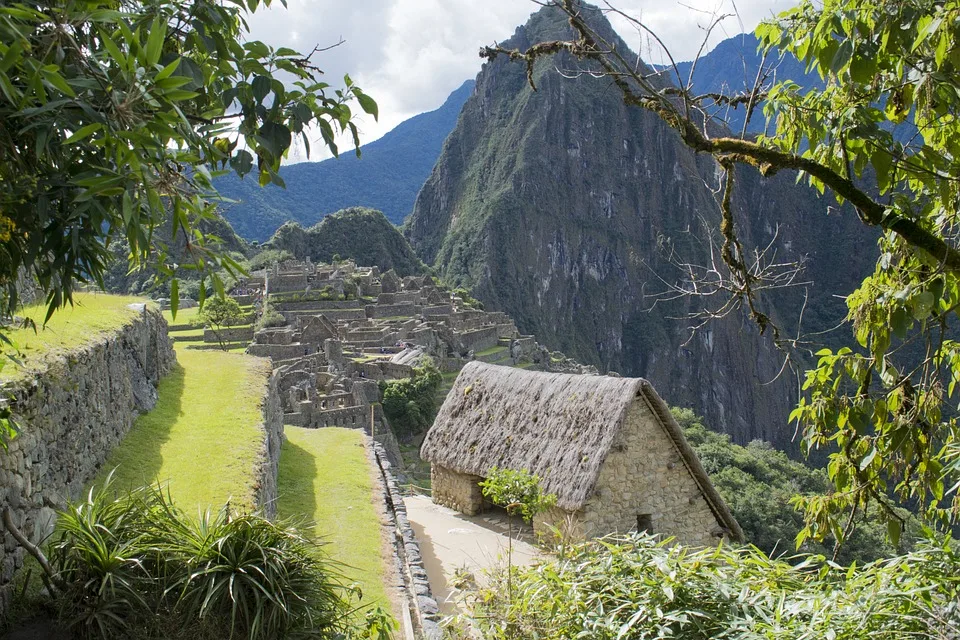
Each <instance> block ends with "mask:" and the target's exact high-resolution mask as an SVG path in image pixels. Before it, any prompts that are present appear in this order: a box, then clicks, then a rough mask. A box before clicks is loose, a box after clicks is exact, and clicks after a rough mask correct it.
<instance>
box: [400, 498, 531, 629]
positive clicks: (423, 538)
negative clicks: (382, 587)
mask: <svg viewBox="0 0 960 640" xmlns="http://www.w3.org/2000/svg"><path fill="white" fill-rule="evenodd" d="M404 502H405V503H406V506H407V517H408V518H409V519H410V524H411V525H412V526H413V530H414V533H416V534H417V541H418V542H419V543H420V554H421V555H422V556H423V563H424V567H425V568H426V570H427V576H428V577H429V579H430V588H431V590H432V591H433V597H434V598H436V600H437V602H438V603H439V604H440V612H441V613H442V614H444V615H449V614H453V613H456V604H455V603H454V602H453V600H452V598H451V592H452V591H453V589H452V587H451V583H452V582H453V580H454V576H455V574H456V572H457V569H461V568H465V569H467V570H468V571H470V572H471V573H472V574H473V575H474V576H475V577H476V578H477V580H479V581H481V583H482V580H483V570H484V569H490V568H492V567H493V566H495V565H496V564H497V563H498V562H499V561H501V560H503V561H505V560H506V557H507V549H508V541H507V528H506V524H505V523H504V522H503V521H502V520H501V519H500V518H498V517H497V516H495V515H490V514H481V515H479V516H465V515H463V514H462V513H457V512H456V511H453V510H452V509H447V508H446V507H441V506H440V505H437V504H434V503H433V502H432V501H431V500H430V498H427V497H424V496H409V497H406V498H404ZM515 531H516V530H515ZM539 555H540V551H539V550H538V549H537V548H536V547H534V546H533V545H531V544H530V543H529V542H525V541H523V540H516V539H515V540H514V542H513V563H514V564H516V565H524V564H530V563H531V562H533V560H535V559H536V558H537V557H538V556H539Z"/></svg>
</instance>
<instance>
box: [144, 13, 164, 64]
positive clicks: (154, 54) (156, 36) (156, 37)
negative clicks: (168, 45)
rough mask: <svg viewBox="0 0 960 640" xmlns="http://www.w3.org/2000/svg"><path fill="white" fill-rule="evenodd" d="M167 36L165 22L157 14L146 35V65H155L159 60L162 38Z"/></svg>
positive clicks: (161, 50)
mask: <svg viewBox="0 0 960 640" xmlns="http://www.w3.org/2000/svg"><path fill="white" fill-rule="evenodd" d="M166 36H167V23H166V21H165V20H163V18H161V17H160V16H157V17H156V19H155V20H154V21H153V25H151V27H150V35H149V36H148V37H147V49H146V54H145V55H146V61H147V64H148V65H151V66H152V65H155V64H157V63H158V62H160V54H161V53H162V52H163V40H164V38H166Z"/></svg>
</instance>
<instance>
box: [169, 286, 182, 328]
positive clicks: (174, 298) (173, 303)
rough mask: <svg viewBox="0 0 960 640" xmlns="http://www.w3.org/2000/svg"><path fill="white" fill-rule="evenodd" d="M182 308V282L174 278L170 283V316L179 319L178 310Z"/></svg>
mask: <svg viewBox="0 0 960 640" xmlns="http://www.w3.org/2000/svg"><path fill="white" fill-rule="evenodd" d="M179 308H180V281H179V280H177V278H173V279H172V280H171V281H170V315H171V316H172V317H173V319H174V320H176V319H177V310H178V309H179Z"/></svg>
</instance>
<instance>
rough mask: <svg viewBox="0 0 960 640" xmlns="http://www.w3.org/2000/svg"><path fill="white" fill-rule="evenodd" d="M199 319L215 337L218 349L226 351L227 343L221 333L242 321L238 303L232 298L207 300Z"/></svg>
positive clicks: (241, 312) (241, 311)
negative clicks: (218, 345)
mask: <svg viewBox="0 0 960 640" xmlns="http://www.w3.org/2000/svg"><path fill="white" fill-rule="evenodd" d="M199 317H200V320H201V321H202V322H203V323H204V324H205V325H209V326H210V328H211V329H212V330H213V333H214V334H215V335H216V336H217V342H219V343H220V348H221V349H223V350H224V351H226V350H227V341H226V340H225V339H224V333H223V331H224V329H226V328H229V327H233V326H236V325H238V324H240V323H241V322H242V321H243V310H242V309H240V303H238V302H237V301H236V300H234V299H233V298H229V297H227V298H213V299H212V300H207V303H206V304H205V305H204V306H203V310H202V311H200V315H199Z"/></svg>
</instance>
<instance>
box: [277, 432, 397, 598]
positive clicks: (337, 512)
mask: <svg viewBox="0 0 960 640" xmlns="http://www.w3.org/2000/svg"><path fill="white" fill-rule="evenodd" d="M285 431H286V439H285V441H284V443H283V450H282V452H281V455H280V480H279V493H280V497H279V500H278V502H277V512H278V515H279V516H280V517H284V518H295V519H297V518H300V519H302V518H306V520H307V523H308V526H307V527H303V528H302V529H303V530H304V532H305V533H306V534H307V535H310V536H312V537H313V538H314V539H317V540H320V541H325V542H327V543H328V544H327V545H326V546H325V547H324V550H325V551H326V553H327V554H329V555H330V556H331V557H333V558H334V559H335V560H337V561H339V562H341V563H343V564H345V565H347V568H346V569H345V573H346V574H347V577H348V578H349V579H350V580H355V581H356V582H358V583H359V584H360V586H361V588H362V589H363V601H362V604H380V605H383V606H384V608H385V609H388V608H389V603H388V601H387V596H386V590H385V588H384V584H383V583H384V567H383V560H382V557H381V554H380V545H381V537H380V535H381V533H380V531H381V527H380V520H379V518H378V517H377V513H376V511H374V508H373V480H372V478H371V475H370V474H371V468H370V463H369V462H368V461H367V457H366V452H365V451H364V449H363V433H362V432H361V431H359V430H357V429H343V428H337V427H330V428H326V429H303V428H301V427H292V426H288V427H286V429H285ZM310 525H312V526H310Z"/></svg>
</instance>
